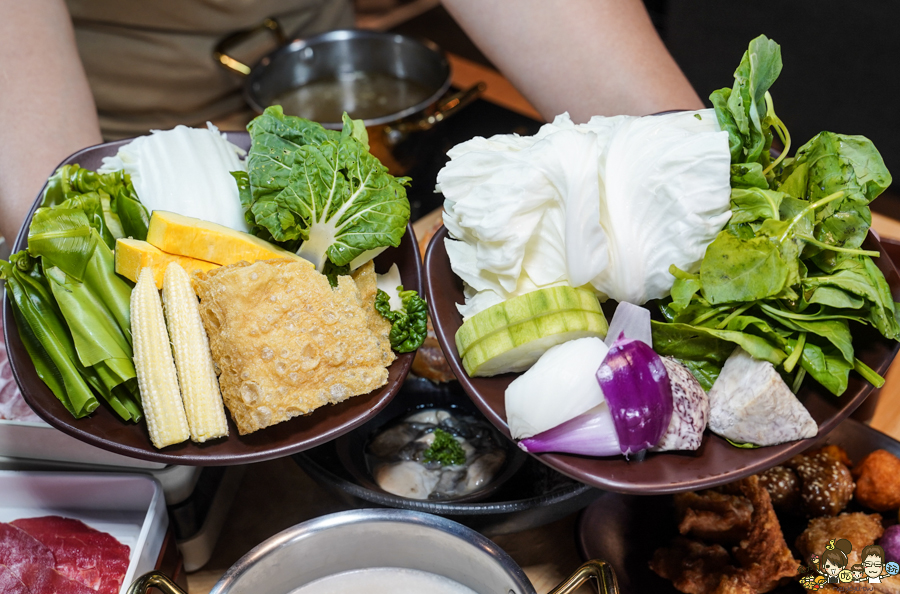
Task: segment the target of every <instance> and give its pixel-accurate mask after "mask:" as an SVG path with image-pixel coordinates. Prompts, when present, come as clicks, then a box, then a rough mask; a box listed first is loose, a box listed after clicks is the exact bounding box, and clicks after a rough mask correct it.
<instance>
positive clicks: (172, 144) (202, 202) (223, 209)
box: [100, 124, 248, 231]
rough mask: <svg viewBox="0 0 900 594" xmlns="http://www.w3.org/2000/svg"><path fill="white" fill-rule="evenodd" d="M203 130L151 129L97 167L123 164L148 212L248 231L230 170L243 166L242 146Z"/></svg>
mask: <svg viewBox="0 0 900 594" xmlns="http://www.w3.org/2000/svg"><path fill="white" fill-rule="evenodd" d="M207 126H208V129H203V128H188V127H187V126H176V127H175V128H173V129H172V130H153V131H152V134H150V135H149V136H139V137H138V138H135V139H134V140H132V141H131V142H130V143H128V144H126V145H125V146H123V147H122V148H120V149H119V152H118V153H117V154H116V155H115V156H114V157H106V158H104V159H103V166H102V167H101V168H100V171H101V172H104V173H107V172H111V171H118V170H120V169H124V170H125V173H128V174H129V175H130V176H131V181H132V183H134V190H135V192H137V195H138V198H140V200H141V203H142V204H143V205H144V206H145V207H146V208H147V210H148V211H151V212H152V211H154V210H167V211H171V212H176V213H178V214H181V215H185V216H189V217H194V218H197V219H202V220H204V221H210V222H213V223H218V224H220V225H224V226H226V227H230V228H231V229H235V230H237V231H248V228H247V223H246V221H245V220H244V210H243V207H242V206H241V199H240V196H239V194H238V188H237V183H236V182H235V180H234V178H233V177H232V176H231V173H230V172H231V171H246V170H247V166H246V164H245V162H244V161H243V160H241V158H240V157H241V156H243V155H244V154H246V153H245V151H244V150H243V149H241V148H239V147H237V146H235V145H234V144H232V143H230V142H228V140H227V139H226V138H225V135H224V134H221V133H220V132H219V131H218V129H217V128H216V127H215V126H213V125H212V124H207Z"/></svg>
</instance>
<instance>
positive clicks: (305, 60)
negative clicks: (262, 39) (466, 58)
mask: <svg viewBox="0 0 900 594" xmlns="http://www.w3.org/2000/svg"><path fill="white" fill-rule="evenodd" d="M263 31H268V32H270V33H272V34H273V35H274V36H275V38H276V40H277V41H278V43H279V45H280V47H279V48H278V49H276V50H275V51H273V52H272V53H270V54H268V55H267V56H266V57H264V58H263V59H262V60H260V61H259V62H258V63H257V64H256V65H255V66H254V67H252V68H251V67H250V66H248V65H246V64H244V63H242V62H240V61H239V60H237V59H236V58H234V57H232V56H231V55H230V52H231V51H232V48H234V47H235V46H237V45H239V44H241V43H242V42H244V41H246V40H247V39H248V38H250V37H252V36H255V35H257V34H259V33H260V32H263ZM213 56H214V58H215V59H216V60H217V61H218V62H219V63H220V64H222V66H224V67H226V68H228V69H229V70H232V71H233V72H236V73H238V74H241V75H244V76H246V77H247V78H246V81H245V83H244V98H245V99H246V101H247V103H248V104H249V105H250V106H251V107H252V108H253V109H254V110H256V111H257V112H260V113H261V112H262V111H263V110H264V109H265V108H266V107H268V106H270V105H272V104H273V102H274V100H275V98H276V97H277V96H278V95H280V94H281V93H283V92H285V91H289V90H291V89H296V88H299V87H302V86H303V85H306V84H309V83H311V82H315V81H319V80H325V79H329V78H340V77H341V76H342V75H343V76H348V75H351V74H353V73H359V72H364V73H383V74H388V75H391V76H394V77H396V78H400V79H405V80H411V81H414V82H416V83H418V84H420V85H422V86H424V87H427V88H428V89H431V90H432V92H431V94H430V95H429V96H428V98H427V99H425V100H423V101H420V102H419V103H417V104H415V105H409V106H406V107H404V108H403V109H401V110H399V111H395V112H393V113H389V114H385V115H383V116H379V117H375V118H371V119H367V120H364V122H365V125H366V127H367V128H371V127H379V126H384V127H386V128H387V129H386V132H387V133H388V134H389V135H393V136H394V137H395V138H392V139H391V140H393V141H397V140H399V138H400V137H402V135H403V134H406V133H408V132H412V131H417V130H427V129H429V128H431V127H432V126H434V125H435V124H436V123H437V122H439V121H441V120H443V119H445V118H446V117H448V116H449V115H451V114H452V113H453V112H455V111H457V110H459V109H460V108H462V107H464V106H465V105H466V104H468V103H469V102H471V101H472V100H474V99H475V98H477V97H478V95H480V94H481V93H482V92H483V90H484V84H483V83H479V84H477V85H475V86H473V87H472V88H470V89H468V90H465V91H461V92H460V93H456V94H454V95H451V96H449V97H444V95H445V93H446V92H447V90H448V89H449V88H450V80H451V73H450V64H449V62H448V61H447V56H446V55H445V54H444V52H443V51H442V50H441V49H440V48H439V47H437V46H436V45H435V44H433V43H431V42H430V41H419V40H416V39H413V38H411V37H406V36H404V35H398V34H394V33H382V32H377V31H359V30H342V31H329V32H327V33H323V34H320V35H316V36H314V37H309V38H306V39H294V40H292V41H289V42H288V41H287V40H286V37H285V35H284V33H283V32H282V31H281V28H280V27H279V26H278V23H277V22H276V21H274V20H272V19H267V20H266V21H264V22H263V23H261V24H260V25H258V26H257V27H254V28H252V29H247V30H245V31H239V32H237V33H235V34H233V35H230V36H229V37H227V38H225V39H223V40H222V41H221V42H220V43H219V44H218V46H217V47H216V49H215V51H214V53H213ZM320 123H321V124H322V125H323V126H325V127H326V128H331V129H338V130H339V129H340V128H341V126H342V122H340V121H336V122H320Z"/></svg>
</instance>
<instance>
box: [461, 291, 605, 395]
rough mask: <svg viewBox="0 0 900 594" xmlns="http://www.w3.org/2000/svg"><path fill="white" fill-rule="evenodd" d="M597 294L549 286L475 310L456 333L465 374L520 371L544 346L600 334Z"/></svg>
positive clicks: (602, 333) (602, 328)
mask: <svg viewBox="0 0 900 594" xmlns="http://www.w3.org/2000/svg"><path fill="white" fill-rule="evenodd" d="M607 329H608V325H607V323H606V318H605V317H603V312H602V311H601V309H600V303H599V302H598V301H597V297H596V296H594V294H593V293H591V292H590V291H586V290H584V289H575V288H572V287H551V288H547V289H540V290H538V291H533V292H531V293H526V294H525V295H520V296H518V297H514V298H512V299H509V300H507V301H504V302H503V303H498V304H497V305H494V306H492V307H489V308H488V309H486V310H484V311H482V312H479V313H478V314H476V315H474V316H472V317H471V318H469V319H468V320H466V321H465V323H463V325H462V326H461V327H460V329H459V331H457V333H456V347H457V351H458V352H459V354H460V357H461V358H462V362H463V366H464V367H465V369H466V372H467V373H468V374H469V375H470V376H472V377H474V376H491V375H497V374H500V373H507V372H515V371H524V370H526V369H528V368H529V367H531V366H532V365H533V364H534V362H535V361H537V360H538V359H539V358H540V356H541V355H542V354H543V353H544V351H546V350H547V349H549V348H550V347H552V346H554V345H557V344H561V343H563V342H566V341H569V340H574V339H576V338H584V337H587V336H597V337H599V338H603V337H604V336H606V332H607Z"/></svg>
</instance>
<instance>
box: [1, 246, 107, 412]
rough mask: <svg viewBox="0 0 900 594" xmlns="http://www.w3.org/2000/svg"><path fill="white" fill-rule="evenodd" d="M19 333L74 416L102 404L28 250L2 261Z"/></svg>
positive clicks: (40, 371)
mask: <svg viewBox="0 0 900 594" xmlns="http://www.w3.org/2000/svg"><path fill="white" fill-rule="evenodd" d="M0 277H2V278H4V279H6V290H7V294H8V295H9V296H10V302H11V303H12V306H13V312H14V313H15V317H16V326H17V327H18V328H19V336H20V337H21V339H22V343H23V344H24V345H25V350H27V351H28V355H29V356H30V357H31V360H32V361H33V362H34V367H35V370H36V371H37V374H38V377H40V378H41V380H43V381H44V383H46V384H47V386H48V387H49V388H50V390H51V391H52V392H53V394H54V395H56V397H57V398H58V399H59V401H60V402H61V403H62V404H63V406H65V407H66V409H67V410H68V411H69V412H70V413H72V416H74V417H75V418H81V417H84V416H86V415H89V414H90V413H91V412H93V411H94V409H96V408H97V406H98V405H99V403H98V402H97V399H96V397H95V396H94V394H93V393H92V392H91V390H90V388H89V387H88V385H87V383H86V382H85V380H84V377H83V374H84V366H83V365H81V362H80V361H79V359H78V355H77V353H76V351H75V345H74V344H73V342H72V336H71V334H70V333H69V329H68V328H67V327H66V325H65V322H64V321H63V318H62V314H61V313H60V311H59V308H58V307H57V305H56V302H55V300H54V299H53V295H52V294H51V293H50V288H49V286H48V285H47V281H46V279H44V276H43V274H42V272H41V270H40V263H39V262H37V261H36V260H34V259H33V258H31V257H30V256H29V255H28V253H27V252H25V251H21V252H19V253H17V254H13V255H12V256H11V257H10V261H9V262H4V261H2V260H0Z"/></svg>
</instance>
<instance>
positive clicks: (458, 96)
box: [387, 82, 487, 135]
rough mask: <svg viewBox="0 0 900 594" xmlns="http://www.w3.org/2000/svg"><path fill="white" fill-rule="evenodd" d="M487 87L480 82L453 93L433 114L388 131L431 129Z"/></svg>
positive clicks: (476, 97)
mask: <svg viewBox="0 0 900 594" xmlns="http://www.w3.org/2000/svg"><path fill="white" fill-rule="evenodd" d="M486 88H487V85H486V84H484V83H483V82H479V83H476V84H474V85H472V86H471V87H469V88H468V89H466V90H464V91H458V92H456V93H453V94H452V95H450V96H449V97H447V98H446V99H444V100H443V101H441V102H440V103H439V104H438V106H437V107H436V108H435V112H434V113H433V114H431V115H429V116H426V117H423V118H421V119H418V120H412V121H408V122H400V123H399V124H397V125H396V126H389V127H388V130H387V133H388V134H389V135H391V134H397V133H399V134H408V133H409V132H423V131H425V130H431V129H432V128H433V127H434V125H435V124H437V123H438V122H442V121H444V120H446V119H447V118H449V117H450V116H452V115H453V114H454V113H456V112H457V111H459V110H460V109H462V108H463V107H465V106H467V105H469V104H470V103H472V102H473V101H475V100H476V99H478V98H479V97H480V96H481V94H482V93H484V90H485V89H486Z"/></svg>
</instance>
